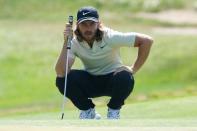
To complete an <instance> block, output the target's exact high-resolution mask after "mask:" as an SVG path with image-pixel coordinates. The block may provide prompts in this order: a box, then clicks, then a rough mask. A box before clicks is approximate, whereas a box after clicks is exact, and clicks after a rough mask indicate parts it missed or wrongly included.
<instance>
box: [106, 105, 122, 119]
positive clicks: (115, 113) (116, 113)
mask: <svg viewBox="0 0 197 131" xmlns="http://www.w3.org/2000/svg"><path fill="white" fill-rule="evenodd" d="M107 119H120V110H114V109H111V108H108V112H107Z"/></svg>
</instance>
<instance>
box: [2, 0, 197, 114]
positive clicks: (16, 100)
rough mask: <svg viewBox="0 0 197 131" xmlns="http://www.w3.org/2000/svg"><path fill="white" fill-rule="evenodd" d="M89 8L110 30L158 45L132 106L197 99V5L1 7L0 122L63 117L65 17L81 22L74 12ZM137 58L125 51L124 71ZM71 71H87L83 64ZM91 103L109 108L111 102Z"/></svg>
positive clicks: (74, 2) (89, 1)
mask: <svg viewBox="0 0 197 131" xmlns="http://www.w3.org/2000/svg"><path fill="white" fill-rule="evenodd" d="M88 5H90V6H94V7H95V8H97V9H98V11H99V13H100V19H101V21H102V23H103V24H104V25H105V26H107V27H110V28H113V29H114V30H118V31H121V32H128V31H132V32H140V33H145V34H148V35H150V36H152V37H153V38H154V45H153V47H152V50H151V53H150V56H149V58H148V60H147V62H146V63H145V65H144V66H143V67H142V69H141V70H140V71H139V72H138V73H137V74H136V75H135V80H136V84H135V89H134V91H133V93H132V95H130V97H129V98H128V100H127V101H126V103H127V104H133V103H141V102H145V101H153V100H166V99H168V100H169V99H172V100H173V99H176V98H185V97H187V98H190V97H192V98H197V97H196V96H197V53H196V51H197V0H94V1H93V0H39V1H38V0H0V117H1V118H6V117H10V116H18V115H25V114H36V113H42V112H45V113H46V112H58V111H60V108H61V104H62V96H61V95H60V93H59V91H58V90H57V88H56V87H55V78H56V74H55V70H54V65H55V63H56V60H57V57H58V55H59V53H60V50H61V48H62V44H63V30H64V27H65V24H66V22H67V19H68V16H69V15H74V20H75V22H76V12H77V10H78V9H79V8H80V7H82V6H88ZM136 55H137V48H121V57H122V60H123V62H124V63H125V64H126V65H131V64H132V63H133V62H134V60H135V58H136ZM73 68H83V66H82V64H81V62H80V60H77V61H76V62H75V64H74V67H73ZM193 100H195V101H197V99H192V101H193ZM94 101H95V103H96V104H97V105H98V107H104V106H105V105H106V103H107V101H108V98H106V97H103V98H99V99H95V100H94ZM191 107H192V105H191ZM72 109H75V108H74V106H73V105H72V104H71V103H70V102H69V103H66V110H72ZM193 111H194V110H193ZM193 114H195V116H197V114H196V112H195V113H194V112H193Z"/></svg>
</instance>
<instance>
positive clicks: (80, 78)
mask: <svg viewBox="0 0 197 131" xmlns="http://www.w3.org/2000/svg"><path fill="white" fill-rule="evenodd" d="M67 78H68V81H67V82H68V83H67V86H68V88H69V89H68V90H72V92H73V91H75V90H77V91H81V92H82V93H84V95H86V96H87V97H91V94H92V92H91V90H90V89H91V88H92V86H93V81H92V76H91V75H90V74H89V73H88V72H87V71H84V70H71V71H70V72H69V74H68V77H67Z"/></svg>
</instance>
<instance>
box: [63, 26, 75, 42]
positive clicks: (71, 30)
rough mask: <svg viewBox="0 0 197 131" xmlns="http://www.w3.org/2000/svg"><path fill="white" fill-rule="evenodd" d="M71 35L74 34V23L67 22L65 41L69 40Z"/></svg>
mask: <svg viewBox="0 0 197 131" xmlns="http://www.w3.org/2000/svg"><path fill="white" fill-rule="evenodd" d="M69 36H73V29H72V25H71V24H69V23H67V24H66V28H65V30H64V41H67V39H68V37H69Z"/></svg>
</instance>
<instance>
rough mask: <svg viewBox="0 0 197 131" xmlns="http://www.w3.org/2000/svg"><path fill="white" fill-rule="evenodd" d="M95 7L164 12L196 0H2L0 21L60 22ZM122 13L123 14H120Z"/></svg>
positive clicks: (193, 2)
mask: <svg viewBox="0 0 197 131" xmlns="http://www.w3.org/2000/svg"><path fill="white" fill-rule="evenodd" d="M87 5H91V6H95V7H96V8H98V9H99V10H102V12H103V13H104V12H116V13H119V12H123V13H126V12H127V13H135V12H139V11H146V12H158V11H162V10H166V9H184V8H195V0H151V1H147V0H138V1H134V0H133V1H131V0H109V1H105V0H94V1H92V0H86V1H81V0H56V1H53V0H40V1H39V2H37V1H34V0H1V1H0V7H1V8H0V19H20V20H21V19H30V20H46V21H48V20H50V21H51V20H52V21H57V20H62V19H63V18H65V16H67V15H70V14H75V12H76V11H77V10H78V8H79V7H81V6H87ZM123 13H122V14H123Z"/></svg>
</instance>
